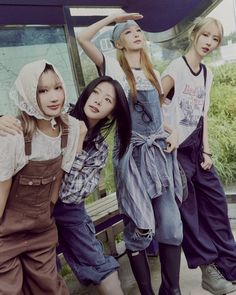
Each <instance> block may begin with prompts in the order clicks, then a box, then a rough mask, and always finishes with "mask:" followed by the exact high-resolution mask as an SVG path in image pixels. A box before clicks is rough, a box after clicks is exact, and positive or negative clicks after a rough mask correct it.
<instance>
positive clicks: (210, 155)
mask: <svg viewBox="0 0 236 295" xmlns="http://www.w3.org/2000/svg"><path fill="white" fill-rule="evenodd" d="M202 153H203V154H205V155H208V156H209V157H212V154H210V153H207V152H204V151H203V152H202Z"/></svg>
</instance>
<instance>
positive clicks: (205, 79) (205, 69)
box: [201, 64, 207, 111]
mask: <svg viewBox="0 0 236 295" xmlns="http://www.w3.org/2000/svg"><path fill="white" fill-rule="evenodd" d="M201 65H202V69H203V77H204V87H205V89H206V81H207V68H206V66H205V65H204V64H201ZM205 101H206V100H204V105H203V108H202V111H204V108H205Z"/></svg>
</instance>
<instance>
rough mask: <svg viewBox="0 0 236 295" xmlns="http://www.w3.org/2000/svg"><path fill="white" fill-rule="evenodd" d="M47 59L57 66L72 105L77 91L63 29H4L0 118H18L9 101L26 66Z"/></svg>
mask: <svg viewBox="0 0 236 295" xmlns="http://www.w3.org/2000/svg"><path fill="white" fill-rule="evenodd" d="M38 59H46V60H48V61H49V62H51V63H52V64H54V65H55V66H56V67H57V69H58V70H59V71H60V73H61V74H62V77H63V79H64V81H65V84H66V88H67V94H68V98H69V102H72V103H74V102H75V101H76V100H77V93H76V87H75V84H74V80H73V74H72V68H71V64H70V59H69V53H68V48H67V44H66V39H65V33H64V28H63V27H48V26H43V27H42V26H38V27H31V26H21V27H9V28H7V27H2V28H0V81H1V88H0V97H1V99H0V114H9V113H10V114H15V108H14V105H13V103H12V101H11V100H10V99H9V90H10V88H11V87H12V85H13V83H14V81H15V79H16V77H17V75H18V73H19V71H20V69H21V68H22V66H23V65H24V64H27V63H29V62H32V61H34V60H38Z"/></svg>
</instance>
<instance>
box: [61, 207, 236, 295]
mask: <svg viewBox="0 0 236 295" xmlns="http://www.w3.org/2000/svg"><path fill="white" fill-rule="evenodd" d="M229 216H230V220H231V224H232V228H233V232H234V235H235V237H236V205H235V204H234V205H230V206H229ZM119 263H120V265H121V267H120V270H119V276H120V279H121V282H122V287H123V290H124V292H125V295H140V293H139V291H138V288H137V285H136V282H135V281H134V278H133V275H132V272H131V269H130V265H129V261H128V258H127V256H126V255H123V256H122V257H120V258H119ZM149 263H150V268H151V273H152V282H153V288H154V291H155V293H156V294H158V287H159V285H160V264H159V259H158V257H149ZM180 278H181V281H180V283H181V290H182V294H183V295H209V294H210V293H209V292H207V291H205V290H203V289H202V288H201V285H200V282H201V272H200V270H199V269H195V270H189V269H188V267H187V263H186V260H185V257H184V255H182V260H181V274H180ZM66 281H67V284H68V286H69V289H70V293H71V295H98V293H97V292H96V290H95V289H94V287H93V286H91V287H83V286H81V285H80V284H79V283H78V281H77V280H76V278H75V277H74V276H73V275H71V274H70V275H67V276H66ZM231 294H232V295H236V292H233V293H231Z"/></svg>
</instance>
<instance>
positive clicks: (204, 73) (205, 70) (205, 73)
mask: <svg viewBox="0 0 236 295" xmlns="http://www.w3.org/2000/svg"><path fill="white" fill-rule="evenodd" d="M202 68H203V76H204V87H205V88H206V81H207V68H206V66H205V65H204V64H202Z"/></svg>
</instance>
